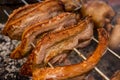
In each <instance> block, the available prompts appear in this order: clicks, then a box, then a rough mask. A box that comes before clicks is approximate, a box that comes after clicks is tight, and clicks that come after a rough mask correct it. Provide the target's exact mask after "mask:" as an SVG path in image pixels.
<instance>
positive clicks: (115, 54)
mask: <svg viewBox="0 0 120 80" xmlns="http://www.w3.org/2000/svg"><path fill="white" fill-rule="evenodd" d="M93 40H94V41H95V42H97V43H98V42H99V41H98V40H97V39H95V38H94V37H93ZM107 50H108V51H110V52H111V53H112V54H113V55H114V56H116V57H117V58H118V59H120V56H119V55H118V54H117V53H115V52H114V51H113V50H111V49H110V48H107Z"/></svg>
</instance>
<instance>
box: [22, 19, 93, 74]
mask: <svg viewBox="0 0 120 80" xmlns="http://www.w3.org/2000/svg"><path fill="white" fill-rule="evenodd" d="M89 28H91V29H93V25H92V23H91V21H90V18H86V19H85V20H83V21H80V22H79V23H78V25H76V26H73V27H71V28H68V29H65V30H61V31H58V32H54V33H50V34H48V35H46V36H44V37H43V38H42V39H41V41H39V42H38V44H37V45H36V47H35V49H34V50H33V51H32V53H31V55H30V56H29V57H28V60H27V62H26V63H25V64H24V65H23V66H22V68H21V73H22V74H23V75H24V74H28V75H29V74H30V73H31V71H32V69H33V66H34V65H39V64H41V65H43V64H44V63H43V62H44V59H45V57H46V55H47V54H51V53H53V54H52V55H51V56H52V57H54V56H56V55H58V54H60V53H62V52H63V51H64V50H70V49H72V48H74V47H76V45H77V44H78V41H79V39H83V37H84V35H81V36H80V33H81V34H83V32H84V30H87V29H88V30H91V29H89ZM88 30H87V31H88ZM89 32H90V31H88V33H89ZM90 33H92V30H91V32H90ZM85 36H86V35H85ZM80 37H81V38H80ZM85 38H86V39H87V38H88V36H86V37H85ZM86 39H83V40H86ZM74 40H75V41H74ZM73 43H74V44H73ZM54 47H55V48H54ZM57 47H58V48H57ZM52 50H53V51H52ZM52 57H51V58H52ZM46 59H47V58H46ZM45 62H46V61H45ZM42 63H43V64H42ZM46 63H47V62H46Z"/></svg>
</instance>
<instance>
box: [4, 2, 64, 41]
mask: <svg viewBox="0 0 120 80" xmlns="http://www.w3.org/2000/svg"><path fill="white" fill-rule="evenodd" d="M61 12H63V7H62V4H61V2H60V1H57V0H50V1H44V2H42V3H38V4H32V5H29V6H25V7H22V8H19V9H18V10H15V11H13V13H12V14H11V15H10V18H9V19H8V22H7V23H6V26H5V28H4V30H3V34H5V35H7V36H9V37H10V38H11V39H17V40H21V36H22V33H23V32H24V30H25V28H26V27H29V26H31V25H32V24H35V23H38V22H40V21H43V20H47V19H50V18H52V17H54V16H56V15H58V14H59V13H61Z"/></svg>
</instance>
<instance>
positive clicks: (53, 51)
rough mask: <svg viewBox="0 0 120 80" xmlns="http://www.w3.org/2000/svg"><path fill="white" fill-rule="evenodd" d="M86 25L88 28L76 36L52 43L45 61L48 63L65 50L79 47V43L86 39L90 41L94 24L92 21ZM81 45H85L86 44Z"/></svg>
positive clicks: (47, 50)
mask: <svg viewBox="0 0 120 80" xmlns="http://www.w3.org/2000/svg"><path fill="white" fill-rule="evenodd" d="M78 25H79V24H78ZM80 25H81V23H80ZM86 25H87V27H86V29H85V30H84V31H82V32H81V33H78V34H76V35H75V36H72V37H69V38H67V39H65V40H63V41H61V42H59V43H56V44H54V45H52V46H51V47H50V48H47V49H46V56H45V59H44V63H48V61H49V60H51V59H52V58H53V57H54V56H56V55H58V54H61V53H63V52H64V51H67V50H72V49H73V48H74V47H77V45H78V44H82V43H84V42H85V41H89V43H90V40H91V39H92V36H93V25H92V24H91V23H87V24H86ZM89 43H87V44H89ZM85 46H86V45H85ZM78 47H79V46H78ZM81 47H84V45H83V46H81Z"/></svg>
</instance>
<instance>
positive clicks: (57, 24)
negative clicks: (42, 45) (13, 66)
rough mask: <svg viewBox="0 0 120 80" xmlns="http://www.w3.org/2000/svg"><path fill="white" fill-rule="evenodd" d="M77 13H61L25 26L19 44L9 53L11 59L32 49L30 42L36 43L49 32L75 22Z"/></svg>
mask: <svg viewBox="0 0 120 80" xmlns="http://www.w3.org/2000/svg"><path fill="white" fill-rule="evenodd" d="M78 19H79V15H77V14H74V13H67V12H66V13H61V14H59V15H58V16H56V17H54V18H52V19H50V20H46V21H44V22H39V23H37V24H35V25H33V26H30V27H28V28H26V30H25V31H24V32H23V35H22V42H21V44H20V45H19V46H18V47H17V48H16V49H15V50H14V51H13V52H12V53H11V55H10V57H11V58H13V59H20V58H23V57H24V56H26V55H27V54H29V53H30V52H31V50H32V49H33V47H32V45H31V43H33V44H34V45H36V43H37V41H38V40H40V39H41V37H43V36H44V35H45V34H47V33H49V32H55V31H59V30H62V29H64V28H67V27H70V26H72V25H74V24H77V22H78Z"/></svg>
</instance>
